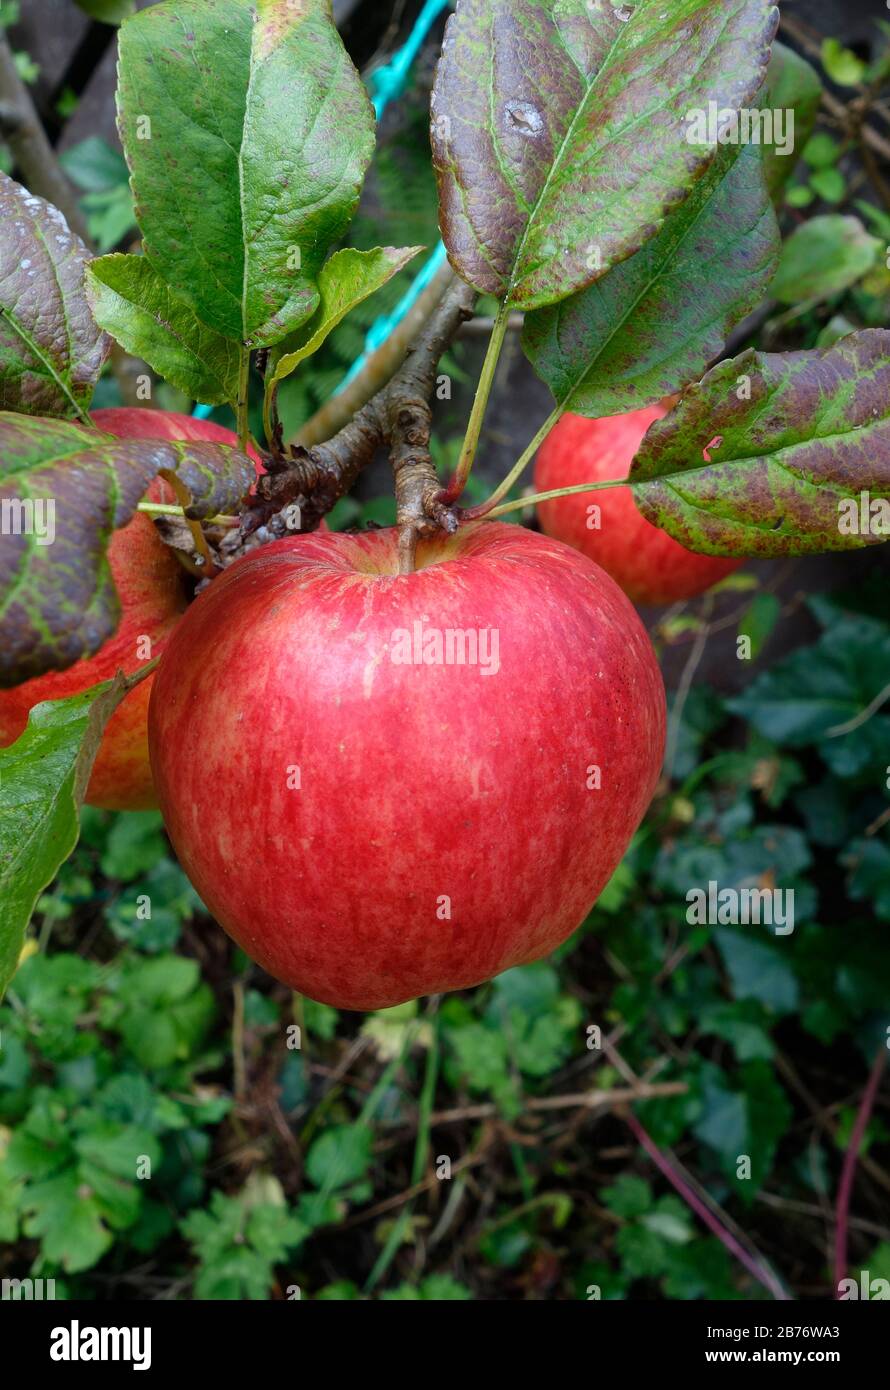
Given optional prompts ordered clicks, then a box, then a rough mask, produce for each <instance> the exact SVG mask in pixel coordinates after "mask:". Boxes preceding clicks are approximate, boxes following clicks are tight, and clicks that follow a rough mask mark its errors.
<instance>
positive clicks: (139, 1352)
mask: <svg viewBox="0 0 890 1390" xmlns="http://www.w3.org/2000/svg"><path fill="white" fill-rule="evenodd" d="M873 1302H874V1300H873ZM375 1310H376V1311H375ZM522 1310H523V1319H522V1322H521V1324H514V1323H512V1319H511V1314H510V1312H509V1311H507V1312H504V1313H498V1314H497V1315H496V1317H495V1323H494V1324H492V1322H491V1308H490V1306H489V1311H488V1312H487V1313H485V1314H484V1315H483V1313H482V1309H481V1307H480V1306H479V1305H475V1306H474V1305H473V1304H472V1303H460V1304H455V1303H450V1304H448V1305H447V1306H446V1307H442V1308H439V1310H438V1311H434V1310H433V1309H425V1310H424V1311H423V1312H422V1313H421V1312H419V1311H418V1310H415V1311H414V1313H411V1312H410V1310H408V1312H407V1319H408V1320H407V1322H403V1321H402V1316H401V1315H400V1314H399V1312H398V1310H397V1309H396V1308H395V1307H391V1306H385V1307H382V1306H381V1305H380V1304H379V1303H373V1304H372V1303H352V1304H351V1305H350V1308H349V1309H348V1310H346V1309H344V1308H342V1307H341V1308H340V1309H339V1310H338V1311H335V1310H334V1307H333V1305H332V1304H331V1303H329V1302H326V1301H322V1300H319V1301H318V1302H315V1303H312V1302H310V1301H309V1300H304V1301H300V1300H299V1299H296V1300H294V1301H292V1302H290V1303H284V1302H270V1303H185V1302H183V1303H174V1302H150V1303H145V1302H140V1303H135V1302H131V1303H124V1302H122V1303H85V1302H61V1301H60V1302H55V1303H54V1302H39V1301H33V1302H29V1301H19V1300H6V1301H2V1302H0V1334H2V1335H3V1345H4V1346H5V1347H6V1348H7V1354H10V1349H11V1348H12V1347H15V1359H16V1363H17V1370H19V1369H21V1370H25V1371H32V1370H33V1371H39V1372H41V1373H47V1372H48V1373H49V1375H50V1379H51V1380H55V1379H59V1380H60V1381H63V1382H64V1381H65V1380H66V1379H70V1378H71V1377H72V1376H76V1377H78V1378H79V1379H81V1380H83V1379H84V1378H91V1379H96V1380H101V1379H104V1373H105V1372H106V1371H107V1370H113V1371H114V1372H115V1373H116V1374H117V1375H118V1376H120V1374H121V1372H122V1371H123V1372H127V1373H129V1372H132V1373H133V1374H136V1375H140V1374H143V1375H144V1374H147V1375H168V1374H170V1373H171V1372H173V1373H176V1372H181V1371H182V1370H183V1368H184V1366H187V1367H188V1370H189V1373H190V1374H194V1373H195V1372H196V1371H198V1372H200V1373H204V1372H206V1373H209V1374H214V1373H215V1372H220V1373H222V1374H224V1375H226V1376H227V1377H230V1378H231V1377H234V1376H237V1375H238V1374H239V1373H241V1372H243V1373H244V1374H248V1375H253V1376H256V1374H257V1372H260V1373H261V1374H264V1373H267V1372H269V1371H272V1370H274V1369H275V1368H277V1367H279V1366H281V1367H282V1368H283V1367H286V1366H290V1367H291V1368H292V1369H293V1370H297V1369H298V1368H300V1367H302V1369H303V1371H304V1372H305V1371H306V1370H308V1366H307V1363H306V1360H305V1357H306V1354H307V1352H310V1353H311V1352H312V1351H315V1350H316V1348H317V1350H318V1351H319V1352H321V1353H325V1352H326V1353H327V1356H328V1357H333V1360H332V1361H331V1363H330V1364H331V1370H332V1373H333V1372H334V1367H336V1373H339V1374H342V1373H343V1371H344V1369H345V1368H346V1367H347V1366H348V1365H349V1364H350V1355H352V1356H354V1357H355V1364H357V1365H361V1366H362V1367H363V1368H365V1369H366V1368H368V1366H369V1365H370V1364H376V1366H377V1369H378V1370H380V1369H382V1368H384V1367H385V1366H386V1365H387V1364H388V1363H390V1362H391V1361H392V1360H393V1359H394V1358H395V1357H396V1356H397V1355H398V1356H401V1353H398V1352H397V1349H396V1345H395V1344H394V1343H392V1342H391V1341H389V1340H388V1339H389V1338H391V1337H392V1336H393V1335H394V1333H396V1332H398V1333H400V1334H401V1333H402V1332H403V1331H405V1332H410V1331H413V1330H415V1329H416V1330H418V1331H420V1330H424V1329H428V1330H429V1331H430V1333H431V1334H432V1336H434V1337H435V1339H436V1340H435V1342H434V1343H433V1344H432V1345H433V1346H434V1347H435V1350H434V1351H433V1352H432V1356H433V1361H432V1363H431V1364H434V1365H435V1370H436V1376H437V1379H441V1375H442V1371H443V1369H444V1366H445V1364H447V1361H448V1360H449V1359H451V1358H452V1357H453V1359H454V1363H455V1365H456V1367H462V1368H463V1370H464V1371H465V1370H466V1368H467V1364H468V1360H469V1361H472V1362H475V1361H477V1360H480V1359H485V1360H487V1359H488V1358H487V1357H484V1356H480V1353H482V1346H480V1344H479V1341H478V1340H477V1339H475V1338H474V1340H473V1341H471V1342H468V1341H467V1340H466V1338H467V1337H473V1334H474V1333H475V1334H478V1336H480V1337H483V1338H485V1339H486V1340H485V1342H484V1343H483V1346H486V1345H487V1347H488V1348H489V1356H493V1357H496V1358H497V1361H498V1362H499V1363H501V1364H502V1365H503V1367H504V1369H509V1368H510V1366H511V1363H515V1362H514V1358H515V1359H516V1362H518V1369H519V1370H520V1371H524V1372H526V1373H528V1371H529V1370H530V1366H529V1363H528V1357H529V1353H530V1350H531V1349H533V1350H532V1351H531V1354H532V1355H534V1352H535V1351H537V1352H538V1354H539V1355H540V1356H541V1357H542V1358H543V1357H545V1356H546V1357H548V1358H549V1359H552V1357H553V1355H554V1348H555V1347H558V1348H559V1352H558V1359H559V1365H560V1366H563V1367H564V1366H565V1364H566V1362H565V1357H566V1355H571V1354H572V1350H573V1348H572V1346H571V1340H572V1339H573V1338H574V1337H575V1336H576V1335H577V1336H578V1337H579V1338H581V1339H583V1340H579V1342H578V1354H579V1356H582V1357H584V1358H585V1360H584V1361H582V1362H581V1364H582V1365H584V1364H586V1363H587V1362H589V1359H590V1356H591V1353H592V1350H593V1349H594V1348H595V1353H596V1358H597V1363H598V1364H600V1365H605V1364H609V1365H612V1364H613V1363H612V1362H611V1361H610V1362H602V1363H601V1362H600V1361H599V1358H600V1357H603V1356H605V1355H607V1354H608V1353H611V1354H612V1357H614V1358H615V1359H620V1362H622V1363H623V1364H624V1366H625V1368H626V1370H627V1371H628V1372H631V1371H642V1370H647V1369H649V1368H654V1369H657V1370H659V1371H668V1370H673V1371H685V1370H686V1369H687V1368H690V1369H691V1368H695V1369H696V1370H704V1371H705V1372H708V1371H709V1370H711V1369H718V1368H721V1367H726V1366H746V1365H747V1366H784V1367H788V1368H791V1369H807V1368H809V1367H811V1366H828V1367H833V1368H834V1369H835V1370H843V1372H844V1373H845V1374H846V1375H847V1376H848V1377H849V1375H850V1372H851V1371H853V1370H858V1369H860V1368H862V1369H863V1370H864V1369H866V1368H868V1370H869V1371H870V1373H871V1374H872V1375H873V1374H874V1373H875V1371H877V1372H878V1373H879V1374H880V1368H881V1367H882V1365H884V1363H885V1357H886V1346H887V1333H888V1328H890V1323H888V1311H890V1310H885V1309H884V1308H883V1306H882V1303H881V1302H876V1303H875V1306H872V1304H871V1303H869V1305H868V1306H860V1304H858V1303H855V1302H843V1303H767V1302H725V1303H655V1302H653V1303H647V1302H634V1303H618V1302H609V1301H604V1302H600V1301H597V1300H592V1301H590V1302H585V1303H582V1304H576V1305H574V1307H573V1306H572V1305H570V1304H566V1303H556V1304H553V1305H551V1306H550V1307H549V1308H547V1307H545V1306H542V1305H541V1304H540V1303H536V1304H523V1305H522ZM513 1311H514V1312H515V1311H516V1309H515V1308H514V1310H513ZM502 1316H503V1317H505V1318H506V1321H505V1323H503V1324H502V1323H501V1321H500V1319H501V1317H502ZM353 1317H357V1318H358V1322H357V1323H353V1321H352V1319H353ZM477 1317H479V1318H483V1317H484V1321H480V1322H478V1323H477V1322H476V1318H477ZM455 1318H456V1319H457V1321H456V1322H455ZM344 1319H345V1322H344ZM511 1327H513V1328H515V1329H516V1330H515V1332H513V1333H511V1331H510V1329H511ZM346 1329H348V1330H349V1331H350V1336H349V1337H348V1338H345V1337H344V1335H343V1334H344V1331H345V1330H346ZM356 1334H357V1335H356ZM443 1334H445V1335H444V1336H443ZM541 1334H543V1335H545V1336H546V1337H547V1340H546V1341H545V1342H540V1341H538V1340H537V1338H538V1337H539V1336H540V1335H541ZM548 1334H549V1335H548ZM554 1334H555V1336H556V1337H558V1339H559V1340H558V1342H554V1340H553V1337H554ZM492 1335H494V1337H495V1338H496V1340H495V1341H490V1340H489V1339H491V1337H492ZM316 1339H317V1340H316ZM381 1339H385V1340H381ZM473 1347H475V1348H476V1350H475V1351H473V1350H471V1348H473ZM375 1348H376V1350H374V1349H375ZM431 1350H432V1347H431ZM409 1359H410V1362H411V1364H412V1365H414V1373H416V1371H417V1369H418V1367H417V1366H416V1359H417V1351H416V1348H415V1349H414V1350H413V1351H412V1352H411V1353H410V1358H409ZM320 1369H321V1368H320V1367H319V1366H318V1365H317V1364H316V1365H315V1367H314V1373H315V1374H316V1375H317V1374H318V1373H319V1371H320ZM406 1369H407V1367H406ZM552 1369H553V1370H555V1369H556V1367H555V1366H554V1367H552Z"/></svg>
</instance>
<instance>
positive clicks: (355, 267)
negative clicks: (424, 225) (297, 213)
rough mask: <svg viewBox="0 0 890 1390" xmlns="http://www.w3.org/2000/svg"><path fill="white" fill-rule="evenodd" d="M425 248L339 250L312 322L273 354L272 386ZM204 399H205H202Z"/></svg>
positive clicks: (326, 271)
mask: <svg viewBox="0 0 890 1390" xmlns="http://www.w3.org/2000/svg"><path fill="white" fill-rule="evenodd" d="M422 249H423V248H422V247H420V246H408V247H405V248H404V249H397V248H396V247H394V246H378V247H376V248H375V249H374V250H373V251H356V250H354V249H353V248H352V247H351V246H347V247H344V248H343V250H342V251H336V252H335V253H334V255H333V256H332V257H331V259H330V260H329V261H328V262H327V263H326V264H325V265H323V266H322V268H321V272H320V274H319V277H318V293H319V305H318V308H317V309H316V311H315V313H314V314H313V315H312V317H311V319H309V321H308V322H307V323H304V324H303V327H302V328H300V329H298V330H297V332H296V333H295V334H292V335H291V336H290V337H288V338H287V339H286V340H285V341H284V342H283V343H279V344H278V346H277V347H276V348H275V350H274V351H273V353H272V357H271V361H270V368H271V370H270V374H269V376H268V378H267V380H268V381H269V383H270V385H271V384H274V383H275V382H278V381H283V380H284V378H285V377H286V376H290V374H291V372H292V371H294V370H295V369H296V368H297V367H298V366H299V365H300V363H301V362H303V361H305V359H306V358H307V357H311V356H312V354H313V353H314V352H317V351H318V349H319V348H320V347H321V345H322V343H323V342H324V340H325V338H327V336H328V334H329V333H333V331H334V329H335V328H336V327H337V324H338V323H341V322H342V320H343V319H345V317H346V315H347V314H348V313H350V311H351V310H352V309H354V308H355V306H356V305H357V304H361V303H362V301H363V300H365V299H367V298H368V296H369V295H372V294H374V292H375V291H376V290H379V289H380V287H381V286H382V285H385V284H386V282H387V281H388V280H391V279H392V277H393V276H394V275H397V274H398V272H399V271H400V270H401V269H402V268H403V266H406V265H407V264H408V262H409V261H410V260H413V258H414V257H415V256H416V255H417V254H418V252H419V251H421V250H422ZM201 399H202V400H203V399H204V397H203V396H202V397H201Z"/></svg>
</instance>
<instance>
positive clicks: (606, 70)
mask: <svg viewBox="0 0 890 1390" xmlns="http://www.w3.org/2000/svg"><path fill="white" fill-rule="evenodd" d="M776 21H777V12H776V10H775V8H774V7H773V6H772V5H771V4H770V3H769V0H731V3H730V4H727V5H721V6H715V5H714V4H713V3H712V0H672V3H671V4H670V5H665V4H663V3H661V0H638V3H636V4H634V5H628V6H623V5H613V4H602V5H590V4H587V3H586V0H545V2H544V3H541V0H460V2H459V4H458V7H457V12H456V14H455V15H454V16H453V17H452V18H451V19H450V20H449V23H448V28H447V30H446V34H445V42H444V46H443V51H442V58H441V61H440V63H439V69H438V73H437V76H436V84H435V89H434V92H433V105H432V116H433V124H432V136H433V156H434V162H435V166H436V171H437V175H438V182H439V198H440V204H441V225H442V234H443V237H444V239H445V244H446V246H447V248H448V253H449V257H450V260H451V263H452V265H453V266H454V267H455V269H456V270H457V271H458V273H459V274H460V275H462V276H463V278H464V279H465V280H468V281H469V282H470V284H472V285H475V286H476V288H477V289H479V290H482V291H483V292H486V293H489V294H494V295H497V297H498V298H499V299H503V300H505V301H506V302H508V303H509V304H511V305H514V306H515V307H517V308H523V309H533V308H538V307H541V306H542V305H545V304H552V303H555V302H556V301H557V300H560V299H564V298H565V297H566V296H567V295H569V294H572V293H573V292H574V291H576V290H579V289H582V288H584V286H586V285H589V284H592V283H593V281H594V280H597V279H599V278H600V276H602V275H604V274H605V273H606V271H608V270H610V269H611V268H612V267H613V266H615V265H617V264H618V263H619V262H620V261H623V260H625V259H626V258H627V257H628V256H630V255H632V254H633V252H634V251H637V250H639V248H640V247H641V246H643V245H644V244H645V242H646V241H648V240H649V239H650V237H652V236H654V235H655V234H656V233H657V232H658V231H659V229H660V227H661V224H662V221H663V220H664V217H665V216H666V214H667V213H668V212H670V211H671V210H672V209H673V208H674V207H676V206H677V205H678V204H680V203H682V202H683V200H684V199H685V198H686V197H687V196H688V194H689V193H690V192H691V190H692V188H693V186H694V185H695V183H696V182H697V180H698V179H699V178H700V177H701V175H702V174H703V173H704V171H705V169H706V168H707V166H708V165H709V164H710V162H711V160H712V159H713V158H714V155H715V153H716V150H717V146H716V144H709V143H707V140H705V141H704V142H703V143H695V142H694V141H693V138H692V137H694V135H695V130H694V127H693V125H692V124H691V123H690V121H689V117H690V115H691V114H692V113H703V114H704V116H705V117H706V116H707V113H708V110H709V103H711V102H715V103H716V104H717V107H718V108H720V109H723V108H727V107H732V108H736V107H744V106H746V105H748V104H749V103H750V101H751V100H752V99H753V98H754V97H755V95H756V93H757V91H758V90H759V88H760V86H761V84H762V82H763V79H764V75H765V71H766V64H767V60H768V57H769V47H768V45H769V42H770V40H771V39H772V36H773V33H774V32H775V27H776ZM691 54H694V55H695V61H694V62H692V61H690V55H691Z"/></svg>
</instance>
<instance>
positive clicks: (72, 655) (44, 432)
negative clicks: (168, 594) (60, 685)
mask: <svg viewBox="0 0 890 1390" xmlns="http://www.w3.org/2000/svg"><path fill="white" fill-rule="evenodd" d="M158 473H160V474H162V475H163V476H164V477H166V478H169V479H171V480H173V481H175V483H176V486H177V488H178V489H184V490H185V491H186V492H187V493H188V494H189V496H190V497H191V502H190V503H189V504H188V506H187V512H188V515H189V516H194V517H207V516H213V515H214V513H216V512H219V511H222V510H224V509H226V508H232V507H235V506H237V504H238V502H239V501H240V499H241V498H242V497H243V496H244V495H245V493H246V492H247V490H248V488H249V487H250V484H251V483H252V482H253V480H254V478H255V476H256V472H255V469H254V466H253V464H252V463H251V461H250V459H248V458H247V457H246V456H245V455H244V454H241V453H239V452H238V451H237V450H236V449H232V448H230V447H229V446H228V445H225V444H211V443H206V442H191V441H188V442H186V441H170V440H160V439H114V438H112V437H111V436H110V435H105V434H100V433H99V431H98V430H95V429H85V428H84V427H83V426H81V425H75V424H71V423H69V422H67V421H63V420H38V419H32V418H31V417H30V416H26V415H16V414H6V413H0V498H2V499H3V502H2V505H3V509H4V515H3V523H4V524H3V533H2V534H0V688H4V687H8V686H14V685H18V684H20V683H21V682H22V681H25V680H29V679H30V678H31V677H32V676H39V675H42V674H43V672H44V671H49V670H64V669H65V668H66V667H67V666H70V665H72V664H73V663H74V662H75V661H77V660H79V659H80V658H81V657H84V656H91V655H92V653H93V652H95V651H96V650H98V648H99V647H100V646H101V645H102V643H103V642H104V641H105V640H106V638H108V637H110V636H111V634H112V633H113V632H114V631H115V628H116V627H117V622H118V616H119V608H120V606H119V602H118V598H117V593H116V591H115V587H114V581H113V579H112V577H111V568H110V566H109V563H108V557H107V554H106V546H107V542H108V536H109V534H110V532H111V530H112V529H113V528H115V527H120V526H123V525H125V524H126V522H128V521H129V520H130V518H131V516H132V515H133V512H134V511H135V510H136V507H137V505H138V503H139V499H140V498H141V497H142V496H143V494H144V492H145V490H146V488H147V487H148V484H149V483H150V482H151V480H152V479H153V478H154V477H155V476H156V475H157V474H158ZM7 521H9V522H10V524H9V525H7Z"/></svg>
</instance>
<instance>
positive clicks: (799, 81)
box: [760, 41, 822, 199]
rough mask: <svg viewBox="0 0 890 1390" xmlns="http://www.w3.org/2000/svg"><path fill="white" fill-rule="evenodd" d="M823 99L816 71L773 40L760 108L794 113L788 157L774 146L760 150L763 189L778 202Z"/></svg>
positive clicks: (804, 150) (790, 50) (797, 55)
mask: <svg viewBox="0 0 890 1390" xmlns="http://www.w3.org/2000/svg"><path fill="white" fill-rule="evenodd" d="M821 100H822V83H821V81H820V79H819V74H818V73H817V72H816V70H815V68H813V67H811V66H810V64H809V63H808V62H807V61H806V59H805V58H801V57H800V55H799V54H798V53H795V52H794V49H793V48H787V47H786V46H785V44H783V43H779V42H778V41H776V42H775V43H774V44H773V51H772V57H771V58H770V63H769V68H768V69H767V74H766V83H765V85H764V89H763V94H762V96H761V100H760V105H761V107H762V108H763V110H765V111H767V110H769V111H793V112H794V147H793V150H792V152H791V153H789V154H779V153H778V152H777V149H776V145H775V143H773V144H771V145H765V146H764V147H763V160H764V169H765V174H766V186H767V188H768V189H769V193H770V197H771V198H774V199H778V198H779V197H780V196H781V193H782V189H783V188H784V187H785V184H786V183H787V182H788V180H789V179H790V178H791V175H792V174H793V173H794V166H795V164H796V163H797V156H798V153H799V152H800V151H801V150H803V157H804V159H806V157H807V156H806V148H805V146H806V144H807V141H808V140H809V138H810V134H811V132H812V130H813V127H814V125H815V124H816V117H817V115H818V113H819V105H820V102H821Z"/></svg>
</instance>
